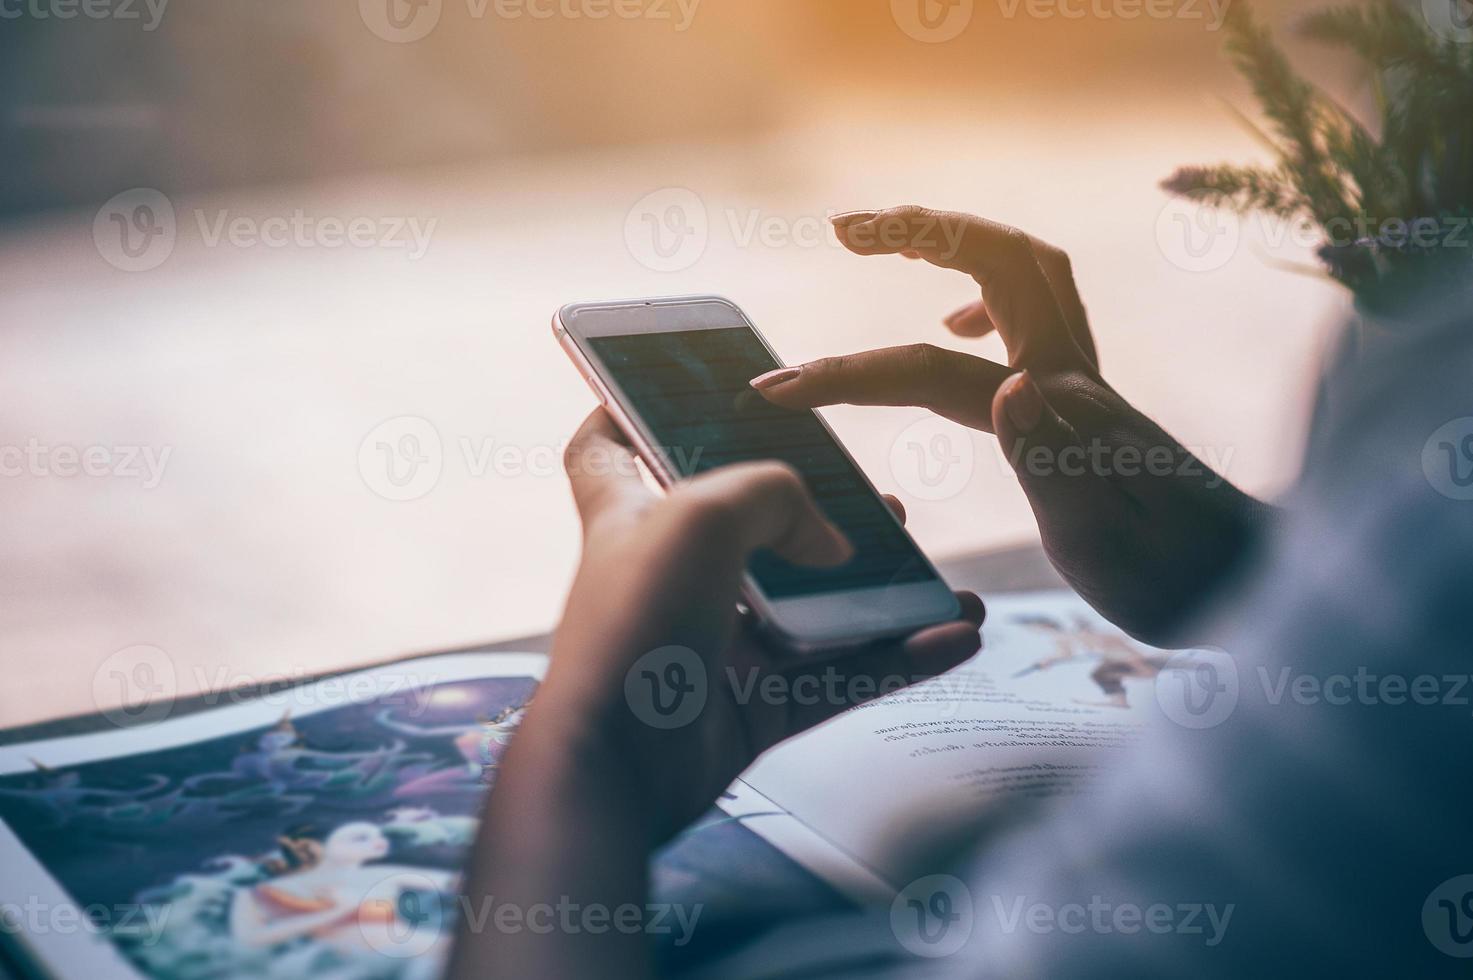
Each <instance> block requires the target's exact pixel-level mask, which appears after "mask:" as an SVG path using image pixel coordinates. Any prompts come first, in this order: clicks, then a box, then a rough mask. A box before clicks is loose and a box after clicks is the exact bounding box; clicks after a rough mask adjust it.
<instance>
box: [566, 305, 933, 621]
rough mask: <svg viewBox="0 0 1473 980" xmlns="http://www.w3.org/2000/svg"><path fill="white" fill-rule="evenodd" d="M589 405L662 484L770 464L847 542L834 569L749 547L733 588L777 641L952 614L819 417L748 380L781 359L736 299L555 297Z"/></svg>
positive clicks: (921, 559)
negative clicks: (564, 302)
mask: <svg viewBox="0 0 1473 980" xmlns="http://www.w3.org/2000/svg"><path fill="white" fill-rule="evenodd" d="M553 330H554V332H555V333H556V335H557V339H558V342H559V343H560V344H562V346H563V348H564V349H565V350H566V351H567V352H568V355H569V356H570V357H571V358H572V359H573V363H574V364H575V365H576V366H577V368H578V370H579V372H580V373H581V374H582V375H583V377H584V378H585V379H586V380H587V381H588V384H589V386H590V387H592V388H593V390H594V393H595V394H596V395H597V396H598V398H599V401H600V402H602V403H603V405H604V406H605V407H606V408H607V409H608V411H609V413H610V414H611V415H612V416H613V418H614V419H615V421H616V422H617V423H618V425H619V427H620V428H621V429H622V430H623V431H624V433H625V434H626V435H627V436H628V437H629V439H630V441H631V442H632V443H633V444H634V445H635V447H636V448H637V450H638V451H639V454H640V456H641V458H642V459H643V460H644V461H645V463H646V465H647V466H648V467H649V468H650V470H651V472H652V473H653V474H654V476H655V478H656V479H657V480H659V481H660V483H662V484H663V485H665V486H667V487H668V486H671V485H673V484H675V483H677V482H678V481H681V480H687V479H690V478H692V477H694V476H697V475H699V474H700V473H704V472H706V471H707V470H710V469H714V468H716V467H718V466H726V465H730V464H733V463H742V462H748V461H752V460H779V461H781V462H785V463H787V464H789V465H791V466H792V467H794V468H795V469H796V470H797V471H798V472H799V473H800V474H802V476H803V478H804V480H805V481H806V482H807V484H808V487H809V489H810V490H811V492H812V493H813V496H814V499H815V500H816V501H817V503H818V506H819V508H820V509H822V510H823V512H824V514H825V515H826V516H828V518H829V519H830V520H832V521H833V522H834V524H836V525H837V526H838V527H839V528H840V529H841V530H842V531H843V532H844V533H845V534H846V535H847V536H848V538H849V540H850V542H851V543H852V544H853V545H854V548H855V555H854V558H853V559H851V560H850V561H849V562H848V563H846V564H845V565H842V566H840V567H838V568H833V569H810V568H800V567H798V566H795V565H791V564H789V563H788V562H785V561H783V560H782V559H780V558H778V557H777V556H776V555H774V554H772V553H770V552H759V553H758V554H756V555H755V556H753V558H752V561H751V563H750V565H749V566H748V570H747V577H746V582H745V585H744V589H743V598H744V599H745V601H746V603H747V605H748V606H749V607H750V608H751V609H752V610H753V611H754V612H755V613H756V614H757V615H758V617H759V618H760V619H761V621H762V623H763V624H764V626H765V627H766V628H767V629H768V630H769V631H771V632H772V633H773V634H775V635H776V637H777V638H778V639H779V640H780V641H781V642H782V643H784V644H785V645H787V646H789V647H792V648H795V649H798V650H820V649H823V648H826V647H833V646H839V645H847V644H852V643H857V642H863V641H866V640H873V639H881V638H884V637H891V636H898V635H902V634H905V633H910V632H913V631H915V630H917V629H920V628H922V627H925V626H930V625H934V624H936V623H943V622H948V621H950V620H953V619H955V618H957V617H958V616H959V615H960V613H961V609H960V606H959V604H958V602H957V599H956V596H955V595H954V594H953V593H952V591H951V589H950V588H948V587H947V585H946V583H945V582H943V581H942V579H941V576H940V575H939V574H938V573H937V571H936V569H935V567H934V566H932V564H931V563H930V561H928V560H927V559H926V556H925V555H923V554H921V551H920V549H919V548H918V547H917V546H916V544H915V542H914V541H913V540H911V537H910V535H909V534H907V533H906V531H905V528H904V527H903V526H902V525H901V523H900V522H899V521H898V520H897V519H896V518H895V515H894V514H892V513H891V512H890V508H889V507H887V506H886V505H885V502H884V500H883V499H881V497H880V495H879V493H878V492H877V491H876V490H875V488H874V487H873V486H872V485H871V484H870V482H869V480H868V479H867V478H866V477H865V475H864V473H863V471H861V470H860V468H859V467H858V466H857V465H856V464H855V462H854V460H853V459H852V458H851V457H850V456H849V453H848V452H846V451H845V449H844V447H843V446H841V445H840V444H839V441H838V439H836V438H835V437H834V434H833V432H832V431H830V429H829V427H828V425H827V424H826V423H825V422H824V421H823V419H822V418H821V417H820V416H819V415H818V414H817V413H816V412H813V411H810V410H806V409H805V410H802V411H794V410H791V409H785V408H780V407H778V406H776V405H773V404H772V403H771V402H769V401H767V399H765V398H763V397H762V396H761V395H760V394H758V393H757V392H756V391H754V390H753V389H752V387H751V386H750V385H749V384H748V382H749V381H750V380H751V379H752V378H755V377H757V376H758V375H760V374H765V373H766V372H768V371H773V370H776V369H778V368H780V367H782V366H783V365H782V363H781V362H780V361H779V360H778V358H777V357H776V355H774V354H773V352H772V349H771V348H770V347H769V346H768V345H767V342H766V341H765V340H764V339H763V338H762V336H761V334H759V333H758V332H757V329H756V328H755V327H754V326H752V323H751V321H750V320H748V319H747V316H746V314H744V313H743V312H742V311H741V310H740V309H738V308H737V306H736V304H734V303H732V302H731V301H729V300H725V299H721V298H719V297H714V296H691V297H676V298H670V299H639V300H628V301H623V302H613V303H580V304H575V305H572V306H566V307H564V308H563V309H562V310H560V311H558V314H557V316H556V317H554V319H553Z"/></svg>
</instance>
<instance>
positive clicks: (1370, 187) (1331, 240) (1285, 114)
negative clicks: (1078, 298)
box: [1162, 0, 1473, 295]
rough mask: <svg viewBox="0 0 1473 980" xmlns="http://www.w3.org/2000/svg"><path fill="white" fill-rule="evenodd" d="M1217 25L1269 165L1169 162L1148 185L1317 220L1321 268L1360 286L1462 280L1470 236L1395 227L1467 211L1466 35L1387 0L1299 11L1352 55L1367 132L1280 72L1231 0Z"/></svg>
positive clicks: (1281, 59)
mask: <svg viewBox="0 0 1473 980" xmlns="http://www.w3.org/2000/svg"><path fill="white" fill-rule="evenodd" d="M1227 31H1228V41H1227V50H1228V54H1229V55H1230V57H1231V58H1232V60H1233V62H1234V64H1235V65H1236V66H1237V68H1238V70H1239V71H1240V72H1242V74H1243V75H1244V76H1245V77H1246V78H1247V79H1248V80H1249V82H1250V83H1251V84H1252V86H1253V91H1254V95H1255V96H1256V98H1257V100H1258V103H1259V106H1260V109H1261V110H1262V113H1263V116H1264V118H1265V119H1266V121H1267V124H1268V125H1267V130H1268V132H1267V138H1268V142H1269V144H1270V146H1271V148H1272V150H1273V152H1274V154H1275V155H1276V156H1277V158H1278V162H1277V164H1276V165H1275V166H1273V167H1268V168H1263V167H1241V166H1231V165H1222V166H1215V167H1183V168H1181V169H1180V170H1178V171H1177V172H1176V173H1175V174H1173V175H1172V176H1171V177H1170V178H1168V179H1167V180H1166V181H1164V182H1163V183H1162V187H1163V188H1165V189H1166V190H1167V191H1169V192H1171V193H1173V194H1177V195H1179V196H1182V197H1185V198H1188V199H1190V200H1194V201H1198V202H1201V203H1203V204H1205V205H1208V206H1212V207H1223V208H1231V209H1233V210H1235V211H1237V212H1239V213H1243V214H1248V213H1263V214H1269V215H1273V216H1275V217H1279V218H1283V219H1286V220H1297V219H1306V218H1307V219H1310V220H1312V221H1314V222H1316V223H1318V224H1319V226H1320V227H1321V228H1322V229H1323V230H1324V231H1325V238H1326V245H1325V247H1324V248H1323V249H1322V250H1321V253H1320V254H1321V257H1322V258H1323V259H1324V261H1325V263H1326V265H1327V266H1328V268H1329V271H1330V274H1331V275H1333V276H1334V277H1335V278H1337V279H1339V280H1340V281H1341V282H1343V283H1345V284H1346V285H1347V286H1349V287H1350V288H1351V289H1353V290H1355V291H1356V292H1358V293H1361V294H1362V295H1370V294H1373V293H1375V292H1376V291H1377V290H1378V289H1381V288H1383V287H1385V286H1387V284H1388V283H1390V282H1392V281H1393V280H1396V279H1398V278H1399V277H1400V276H1401V274H1402V273H1403V272H1407V271H1410V272H1412V273H1414V274H1420V273H1422V272H1423V271H1424V270H1427V269H1430V268H1432V267H1434V266H1435V267H1436V268H1437V270H1438V273H1437V274H1438V275H1444V276H1445V275H1453V276H1456V277H1458V279H1459V281H1460V282H1461V281H1465V280H1466V279H1467V278H1468V273H1469V272H1470V271H1473V270H1470V268H1469V266H1470V263H1473V241H1470V239H1473V235H1470V234H1469V233H1466V232H1465V233H1464V234H1462V235H1461V236H1456V235H1451V236H1450V235H1446V234H1439V235H1437V236H1430V235H1428V236H1420V237H1418V236H1407V235H1405V234H1404V233H1401V234H1399V233H1397V231H1398V229H1401V228H1404V227H1408V226H1417V225H1416V223H1417V222H1419V221H1420V222H1422V225H1420V227H1423V228H1429V227H1431V226H1430V225H1428V224H1427V222H1428V221H1429V219H1430V220H1433V221H1436V222H1438V223H1439V224H1438V227H1439V228H1455V227H1456V226H1457V225H1458V220H1457V219H1459V218H1461V217H1463V216H1466V215H1468V214H1469V213H1470V211H1473V43H1461V42H1460V41H1459V40H1454V39H1452V38H1444V37H1441V36H1439V35H1438V34H1437V33H1436V32H1435V31H1434V30H1433V29H1432V27H1431V26H1430V25H1429V24H1428V23H1427V22H1426V21H1424V20H1423V19H1422V18H1421V17H1419V16H1418V14H1417V13H1414V12H1412V10H1409V9H1407V8H1406V7H1403V6H1401V5H1399V4H1398V3H1396V2H1395V0H1372V2H1370V3H1367V4H1362V5H1357V6H1349V7H1338V8H1333V9H1329V10H1323V11H1319V12H1317V13H1314V14H1312V15H1310V16H1309V17H1307V18H1305V19H1304V20H1303V21H1302V22H1301V24H1300V33H1301V35H1302V36H1304V37H1306V38H1308V39H1310V40H1313V41H1317V42H1320V43H1324V44H1328V45H1333V46H1335V47H1339V48H1343V49H1345V50H1347V51H1349V52H1350V53H1352V54H1354V55H1355V56H1356V57H1357V58H1358V59H1359V60H1360V61H1361V62H1362V63H1363V64H1364V66H1365V70H1366V75H1367V80H1368V82H1369V83H1370V85H1371V87H1372V90H1373V92H1374V93H1375V95H1376V105H1377V109H1378V116H1379V118H1378V119H1377V120H1376V121H1375V124H1374V131H1373V129H1372V128H1368V127H1367V125H1366V124H1364V123H1362V122H1361V121H1360V120H1359V119H1357V118H1356V117H1355V116H1354V115H1352V114H1351V113H1350V112H1349V111H1347V110H1346V109H1344V108H1343V107H1342V106H1340V105H1338V104H1337V103H1336V102H1335V101H1334V100H1333V99H1331V98H1330V97H1329V96H1328V95H1326V94H1325V93H1324V92H1323V91H1321V90H1320V89H1319V88H1317V87H1316V86H1314V85H1313V84H1311V83H1310V82H1308V81H1306V80H1305V79H1304V78H1303V77H1301V76H1300V75H1299V74H1298V73H1297V72H1296V71H1295V70H1294V68H1293V67H1292V66H1291V65H1290V63H1289V59H1288V58H1287V57H1286V56H1285V55H1284V52H1283V51H1282V49H1280V48H1279V46H1278V45H1277V44H1275V43H1274V40H1273V37H1272V34H1271V33H1270V31H1269V30H1268V29H1267V28H1266V27H1264V26H1263V25H1262V24H1260V23H1259V22H1258V21H1257V20H1256V19H1255V18H1254V17H1253V14H1252V13H1251V11H1250V10H1249V8H1248V6H1247V4H1246V3H1244V2H1243V0H1236V2H1235V3H1234V4H1233V6H1232V8H1231V10H1230V13H1229V16H1228V19H1227ZM1388 228H1389V229H1390V233H1388ZM1347 229H1355V230H1356V231H1357V234H1355V235H1353V236H1348V235H1347ZM1433 238H1435V239H1436V242H1435V244H1429V243H1431V242H1432V240H1433ZM1452 238H1456V239H1457V240H1458V241H1459V242H1461V243H1462V244H1461V247H1459V246H1456V245H1451V244H1449V241H1450V240H1451V239H1452ZM1454 250H1456V254H1452V253H1453V252H1454Z"/></svg>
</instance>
